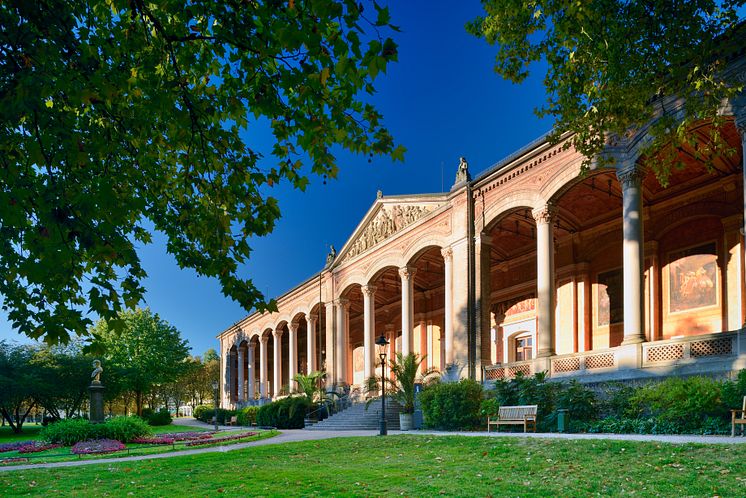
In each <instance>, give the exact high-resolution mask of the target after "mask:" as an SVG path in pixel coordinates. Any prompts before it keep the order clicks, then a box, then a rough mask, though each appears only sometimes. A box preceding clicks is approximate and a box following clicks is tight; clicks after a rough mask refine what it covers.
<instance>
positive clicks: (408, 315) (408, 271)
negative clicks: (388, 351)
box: [399, 266, 415, 356]
mask: <svg viewBox="0 0 746 498" xmlns="http://www.w3.org/2000/svg"><path fill="white" fill-rule="evenodd" d="M414 274H415V269H414V268H413V267H411V266H404V267H402V268H399V276H400V277H401V352H402V354H403V355H404V356H407V355H408V354H409V353H411V352H412V325H413V323H414Z"/></svg>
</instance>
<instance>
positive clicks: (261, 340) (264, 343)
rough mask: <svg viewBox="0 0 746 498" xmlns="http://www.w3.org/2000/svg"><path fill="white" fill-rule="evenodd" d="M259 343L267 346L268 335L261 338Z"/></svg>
mask: <svg viewBox="0 0 746 498" xmlns="http://www.w3.org/2000/svg"><path fill="white" fill-rule="evenodd" d="M259 342H260V343H262V346H266V345H267V343H268V342H269V336H268V335H263V336H261V337H259Z"/></svg>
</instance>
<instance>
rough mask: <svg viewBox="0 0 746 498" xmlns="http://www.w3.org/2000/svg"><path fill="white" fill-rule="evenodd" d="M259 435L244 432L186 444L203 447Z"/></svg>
mask: <svg viewBox="0 0 746 498" xmlns="http://www.w3.org/2000/svg"><path fill="white" fill-rule="evenodd" d="M257 434H259V433H258V432H244V433H241V434H235V435H233V436H223V437H216V438H214V439H200V440H197V441H189V442H188V443H186V445H187V446H201V445H203V444H213V443H224V442H226V441H235V440H236V439H243V438H245V437H250V436H256V435H257Z"/></svg>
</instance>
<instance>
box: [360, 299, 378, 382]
mask: <svg viewBox="0 0 746 498" xmlns="http://www.w3.org/2000/svg"><path fill="white" fill-rule="evenodd" d="M361 290H362V292H363V354H364V357H365V358H364V359H365V367H364V370H363V372H364V373H363V377H364V378H365V379H366V380H367V379H369V378H370V377H372V376H373V374H374V372H373V369H374V368H375V365H376V351H375V342H376V338H375V335H376V288H375V287H374V286H372V285H363V286H362V288H361Z"/></svg>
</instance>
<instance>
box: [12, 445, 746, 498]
mask: <svg viewBox="0 0 746 498" xmlns="http://www.w3.org/2000/svg"><path fill="white" fill-rule="evenodd" d="M221 494H222V495H223V496H239V495H242V496H245V495H264V496H298V495H304V496H309V495H315V496H322V495H323V496H326V495H331V494H338V495H376V496H377V495H388V496H393V495H408V496H434V495H451V496H589V495H596V494H602V495H626V494H635V495H641V496H655V495H659V496H677V495H678V496H715V495H718V496H744V495H746V447H745V446H743V445H741V446H736V445H732V446H731V445H717V446H715V445H712V446H706V445H671V444H663V443H633V442H620V441H602V440H594V441H587V440H586V441H568V440H536V439H513V438H486V437H485V438H482V437H458V436H435V437H433V436H389V437H386V438H378V437H367V438H343V439H334V440H326V441H308V442H303V443H288V444H282V445H269V446H259V447H252V448H247V449H243V450H237V451H231V452H229V453H210V454H202V455H194V456H188V457H174V458H168V459H160V460H152V461H138V462H122V463H114V464H108V463H107V464H105V465H91V466H84V467H78V468H59V469H39V470H32V471H26V470H23V471H13V472H3V473H0V495H2V496H25V495H45V496H52V495H54V496H127V495H129V496H165V495H171V496H187V495H189V496H207V495H221Z"/></svg>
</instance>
